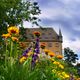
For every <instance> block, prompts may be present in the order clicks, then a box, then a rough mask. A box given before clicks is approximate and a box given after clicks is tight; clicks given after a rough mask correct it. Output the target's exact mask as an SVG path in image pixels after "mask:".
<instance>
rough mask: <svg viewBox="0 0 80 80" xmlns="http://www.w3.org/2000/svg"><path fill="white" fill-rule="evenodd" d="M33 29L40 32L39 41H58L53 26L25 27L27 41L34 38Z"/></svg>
mask: <svg viewBox="0 0 80 80" xmlns="http://www.w3.org/2000/svg"><path fill="white" fill-rule="evenodd" d="M34 31H39V32H40V33H41V36H40V41H59V35H58V34H57V33H56V32H55V30H54V29H53V28H25V34H26V37H27V39H26V40H27V41H32V40H34V36H33V32H34Z"/></svg>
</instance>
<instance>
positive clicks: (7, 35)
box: [2, 33, 11, 39]
mask: <svg viewBox="0 0 80 80" xmlns="http://www.w3.org/2000/svg"><path fill="white" fill-rule="evenodd" d="M2 37H3V38H5V39H6V38H9V37H11V35H10V34H9V33H7V34H2Z"/></svg>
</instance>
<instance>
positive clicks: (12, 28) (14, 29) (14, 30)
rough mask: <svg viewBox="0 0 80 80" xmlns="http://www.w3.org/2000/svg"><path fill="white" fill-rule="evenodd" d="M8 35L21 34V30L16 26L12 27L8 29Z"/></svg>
mask: <svg viewBox="0 0 80 80" xmlns="http://www.w3.org/2000/svg"><path fill="white" fill-rule="evenodd" d="M8 33H10V34H19V29H18V28H17V27H16V26H12V27H9V28H8Z"/></svg>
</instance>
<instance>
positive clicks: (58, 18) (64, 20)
mask: <svg viewBox="0 0 80 80" xmlns="http://www.w3.org/2000/svg"><path fill="white" fill-rule="evenodd" d="M34 1H37V2H38V5H39V7H40V10H41V14H40V15H39V18H40V19H41V22H40V25H42V26H45V27H53V28H54V29H55V31H56V32H57V33H58V32H59V29H61V31H62V35H63V48H64V47H70V48H71V49H72V50H73V51H74V52H75V53H77V54H78V57H79V58H80V35H79V34H80V0H34ZM24 24H26V23H24Z"/></svg>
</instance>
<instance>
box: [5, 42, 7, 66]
mask: <svg viewBox="0 0 80 80" xmlns="http://www.w3.org/2000/svg"><path fill="white" fill-rule="evenodd" d="M6 62H7V43H6V53H5V66H6Z"/></svg>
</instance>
